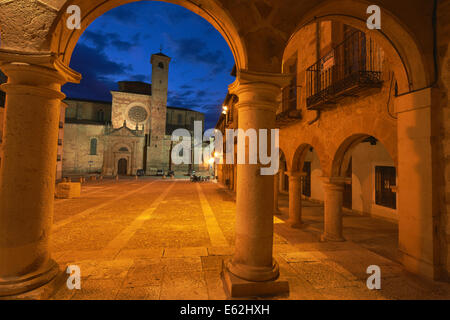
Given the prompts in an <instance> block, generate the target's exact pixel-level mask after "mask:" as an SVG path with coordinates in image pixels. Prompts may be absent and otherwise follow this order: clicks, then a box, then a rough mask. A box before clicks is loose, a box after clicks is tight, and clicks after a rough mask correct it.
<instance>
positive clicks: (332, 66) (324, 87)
mask: <svg viewBox="0 0 450 320" xmlns="http://www.w3.org/2000/svg"><path fill="white" fill-rule="evenodd" d="M382 66H383V51H382V50H381V48H380V47H379V46H378V45H377V44H376V43H375V42H374V41H373V40H372V39H370V38H368V37H366V34H365V33H363V32H361V31H356V32H354V33H353V34H352V35H350V36H349V37H348V38H346V39H345V40H344V41H343V42H342V43H340V44H339V45H337V46H336V47H335V48H333V49H332V50H331V51H330V52H329V53H328V54H326V55H325V56H324V57H322V58H321V59H320V60H319V61H317V62H316V63H314V64H313V65H312V66H310V67H309V68H308V69H307V70H306V71H307V89H306V90H307V91H306V92H307V99H306V106H307V108H308V109H309V110H319V109H323V108H326V107H327V106H333V105H335V104H336V102H337V101H338V100H339V99H342V98H345V97H348V96H356V95H357V94H358V93H360V92H361V91H364V90H367V89H369V88H381V86H382V84H383V81H382V72H381V70H382Z"/></svg>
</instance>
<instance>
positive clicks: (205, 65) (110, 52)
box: [63, 1, 234, 128]
mask: <svg viewBox="0 0 450 320" xmlns="http://www.w3.org/2000/svg"><path fill="white" fill-rule="evenodd" d="M161 45H162V47H163V53H165V54H166V55H168V56H170V57H171V58H172V62H171V64H170V69H169V96H168V100H169V101H168V105H169V106H175V107H184V108H190V109H194V110H197V111H201V112H204V113H205V115H206V128H211V127H214V125H215V123H216V121H217V119H218V117H219V115H220V112H221V105H222V102H223V100H224V98H225V95H226V93H227V86H228V85H229V84H230V83H232V82H233V81H234V78H233V77H232V76H230V72H231V70H232V68H233V66H234V59H233V55H232V53H231V51H230V49H229V47H228V44H227V43H226V41H225V40H224V39H223V37H222V36H221V34H220V33H219V32H218V31H217V30H216V29H215V28H214V27H213V26H212V25H210V24H209V23H208V22H207V21H206V20H204V19H203V18H201V17H200V16H198V15H196V14H194V13H192V12H191V11H189V10H187V9H185V8H183V7H180V6H177V5H173V4H168V3H163V2H157V1H140V2H135V3H131V4H127V5H124V6H121V7H118V8H116V9H113V10H111V11H109V12H107V13H106V14H104V15H103V16H101V17H99V18H98V19H97V20H95V21H94V22H93V23H92V24H91V25H90V26H89V27H88V28H87V30H86V31H85V32H84V34H83V35H82V37H81V38H80V41H79V42H78V44H77V46H76V48H75V51H74V53H73V56H72V61H71V64H70V66H71V68H73V69H74V70H76V71H78V72H80V73H81V74H82V75H83V80H82V82H81V84H78V85H76V84H66V85H65V86H64V87H63V92H64V93H65V94H66V95H67V96H68V97H70V98H85V99H94V100H105V101H110V100H111V94H110V91H111V90H116V89H117V82H118V81H123V80H133V81H145V82H151V65H150V56H151V54H152V53H157V52H159V51H160V47H161Z"/></svg>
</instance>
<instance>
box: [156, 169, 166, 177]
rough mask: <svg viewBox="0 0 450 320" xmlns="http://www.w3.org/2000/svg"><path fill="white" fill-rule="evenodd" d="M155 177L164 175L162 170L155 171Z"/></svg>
mask: <svg viewBox="0 0 450 320" xmlns="http://www.w3.org/2000/svg"><path fill="white" fill-rule="evenodd" d="M156 175H157V176H163V175H164V170H163V169H158V170H156Z"/></svg>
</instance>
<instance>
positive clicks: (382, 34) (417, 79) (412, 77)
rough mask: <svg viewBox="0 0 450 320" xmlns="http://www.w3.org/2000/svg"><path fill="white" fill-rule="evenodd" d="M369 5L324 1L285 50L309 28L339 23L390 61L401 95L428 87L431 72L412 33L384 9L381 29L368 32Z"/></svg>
mask: <svg viewBox="0 0 450 320" xmlns="http://www.w3.org/2000/svg"><path fill="white" fill-rule="evenodd" d="M371 4H372V3H369V2H366V1H363V0H326V1H323V2H321V3H320V4H318V5H316V6H315V7H313V8H312V9H311V10H310V11H308V12H307V13H306V14H305V15H303V16H302V18H301V20H300V21H299V23H298V24H297V27H296V28H295V30H294V32H293V33H292V34H291V36H290V38H289V39H288V41H287V42H286V46H287V45H288V44H289V42H290V40H291V39H292V38H293V37H294V36H295V34H296V33H297V32H298V31H300V30H301V29H302V28H303V27H305V26H306V25H308V24H311V23H314V22H320V21H326V20H328V21H329V20H331V21H339V22H342V23H345V24H347V25H349V26H352V27H354V28H357V29H359V30H362V31H364V32H365V33H366V34H368V35H369V36H370V37H372V38H373V39H374V40H375V41H377V42H378V43H379V45H380V46H381V47H382V48H383V50H384V52H385V53H386V56H387V57H390V58H389V59H390V61H391V65H392V69H393V71H394V73H395V77H396V79H397V82H398V88H399V91H400V94H401V93H405V92H410V91H412V90H418V89H421V88H424V87H426V86H427V85H429V84H430V83H431V79H432V71H430V68H429V65H427V64H426V57H425V56H424V54H422V53H421V51H423V50H420V49H421V48H420V47H419V45H418V42H417V40H416V39H415V37H414V36H413V35H412V32H410V30H409V29H408V28H407V27H406V25H404V24H403V23H401V20H400V19H399V18H397V17H396V16H394V15H393V14H392V13H391V12H389V11H388V10H387V9H385V8H383V9H382V29H381V30H368V29H367V26H366V20H367V18H368V15H366V10H367V7H368V6H369V5H371Z"/></svg>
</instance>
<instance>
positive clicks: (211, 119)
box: [167, 89, 223, 129]
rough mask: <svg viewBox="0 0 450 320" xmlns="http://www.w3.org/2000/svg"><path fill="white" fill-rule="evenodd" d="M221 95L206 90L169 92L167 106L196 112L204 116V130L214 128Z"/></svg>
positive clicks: (221, 99) (219, 108) (218, 113)
mask: <svg viewBox="0 0 450 320" xmlns="http://www.w3.org/2000/svg"><path fill="white" fill-rule="evenodd" d="M222 101H223V95H222V94H221V93H220V92H217V91H216V92H213V91H207V90H202V89H201V90H178V91H169V94H168V103H167V105H168V106H172V107H180V108H187V109H192V110H196V111H199V112H203V113H204V114H205V128H207V129H209V128H214V127H215V125H216V122H217V119H218V118H219V115H220V111H221V105H222Z"/></svg>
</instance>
